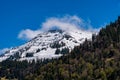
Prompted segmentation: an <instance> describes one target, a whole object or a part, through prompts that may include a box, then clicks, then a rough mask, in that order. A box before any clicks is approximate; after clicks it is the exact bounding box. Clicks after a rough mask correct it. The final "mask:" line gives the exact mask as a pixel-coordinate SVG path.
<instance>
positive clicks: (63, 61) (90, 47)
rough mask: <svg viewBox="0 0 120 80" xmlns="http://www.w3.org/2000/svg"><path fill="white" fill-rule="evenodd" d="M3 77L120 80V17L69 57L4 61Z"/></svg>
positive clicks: (67, 55)
mask: <svg viewBox="0 0 120 80" xmlns="http://www.w3.org/2000/svg"><path fill="white" fill-rule="evenodd" d="M0 76H1V77H2V78H3V77H4V78H7V79H16V78H17V79H19V80H120V17H118V19H117V20H116V21H115V22H111V23H110V24H109V25H106V27H105V28H102V29H101V30H100V32H99V33H98V35H93V36H92V41H90V40H87V39H86V40H85V42H84V43H82V44H80V45H79V46H76V47H75V48H74V49H73V50H72V51H71V52H70V53H69V54H65V55H63V56H62V57H60V58H57V59H51V60H49V59H46V60H44V61H38V62H37V63H35V62H34V61H33V62H32V63H28V62H27V61H23V62H19V61H9V60H7V61H3V62H1V63H0Z"/></svg>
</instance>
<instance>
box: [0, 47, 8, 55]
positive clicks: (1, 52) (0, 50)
mask: <svg viewBox="0 0 120 80" xmlns="http://www.w3.org/2000/svg"><path fill="white" fill-rule="evenodd" d="M7 50H9V49H8V48H4V49H0V55H1V54H3V53H5V52H6V51H7Z"/></svg>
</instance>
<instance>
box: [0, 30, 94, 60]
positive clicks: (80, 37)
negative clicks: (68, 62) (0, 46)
mask: <svg viewBox="0 0 120 80" xmlns="http://www.w3.org/2000/svg"><path fill="white" fill-rule="evenodd" d="M91 36H92V33H91V32H85V31H82V30H76V31H71V32H70V31H63V30H60V29H53V30H48V31H47V32H41V33H40V34H38V35H37V36H36V37H35V38H33V39H31V40H30V41H28V42H27V43H25V44H24V45H21V46H19V47H15V48H12V49H9V50H8V51H6V52H5V54H3V55H2V56H1V57H0V61H3V60H6V59H11V60H20V61H22V60H28V61H29V60H30V61H31V60H37V59H44V58H45V59H47V58H57V57H60V56H62V55H63V54H58V53H57V54H55V52H56V50H57V49H59V50H60V51H62V49H64V48H68V49H69V50H70V51H71V50H72V49H73V48H74V46H78V45H79V44H80V43H82V42H84V41H85V38H87V39H91Z"/></svg>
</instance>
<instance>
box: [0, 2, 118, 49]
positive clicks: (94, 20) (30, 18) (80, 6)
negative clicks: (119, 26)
mask: <svg viewBox="0 0 120 80" xmlns="http://www.w3.org/2000/svg"><path fill="white" fill-rule="evenodd" d="M64 15H76V16H78V17H80V18H82V19H83V20H85V21H90V24H91V25H92V26H93V28H99V27H101V26H103V25H105V24H106V23H109V22H111V21H114V20H116V19H117V16H119V15H120V0H0V49H2V48H7V47H8V48H9V47H14V46H19V45H21V44H23V43H25V42H26V40H22V39H19V38H18V35H19V33H20V31H22V30H24V29H31V30H36V29H39V28H40V27H41V26H40V25H41V24H42V23H43V22H45V20H46V19H48V18H50V17H58V16H59V17H60V16H64Z"/></svg>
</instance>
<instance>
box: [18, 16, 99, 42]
mask: <svg viewBox="0 0 120 80" xmlns="http://www.w3.org/2000/svg"><path fill="white" fill-rule="evenodd" d="M53 28H58V29H62V30H64V31H73V30H81V29H86V30H88V31H96V30H97V31H98V30H99V29H93V27H92V26H91V22H90V20H89V21H87V22H85V21H84V20H83V19H81V18H79V17H78V16H76V15H73V16H70V15H66V16H63V17H51V18H48V19H47V20H46V21H45V22H43V23H42V24H41V29H38V30H31V29H26V30H22V31H21V32H20V33H19V35H18V38H20V39H24V40H30V39H32V38H34V37H35V36H37V35H38V34H39V33H41V32H42V31H48V30H50V29H53Z"/></svg>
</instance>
